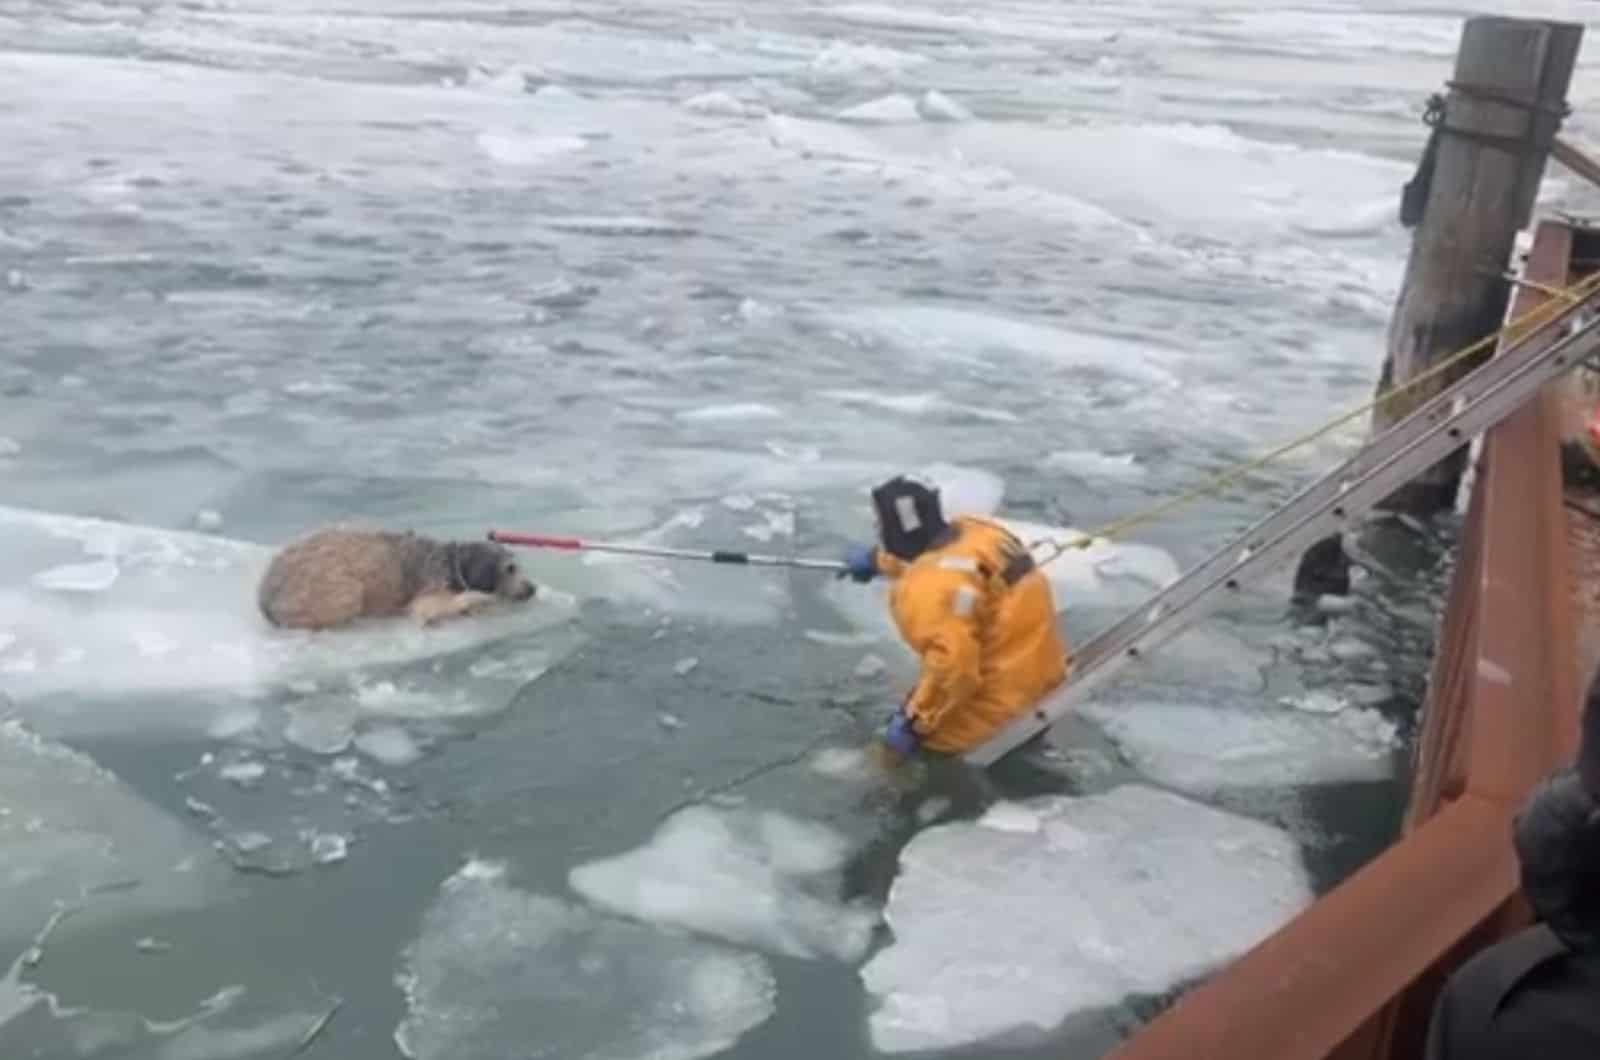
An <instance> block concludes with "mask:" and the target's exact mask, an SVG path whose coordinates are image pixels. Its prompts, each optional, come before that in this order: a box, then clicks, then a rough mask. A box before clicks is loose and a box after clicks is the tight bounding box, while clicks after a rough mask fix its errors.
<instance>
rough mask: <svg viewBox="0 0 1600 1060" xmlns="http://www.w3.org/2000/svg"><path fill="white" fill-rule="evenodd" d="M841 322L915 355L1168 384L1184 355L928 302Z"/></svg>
mask: <svg viewBox="0 0 1600 1060" xmlns="http://www.w3.org/2000/svg"><path fill="white" fill-rule="evenodd" d="M837 320H838V323H839V324H840V325H841V326H843V327H844V328H846V329H848V330H850V331H860V332H865V333H867V334H869V335H873V336H877V337H879V338H881V339H883V340H885V341H886V342H889V343H893V344H894V345H895V346H897V347H900V348H903V349H904V350H905V351H906V352H907V355H908V356H913V357H915V358H917V359H918V360H919V361H926V360H930V359H933V358H940V359H944V360H954V361H958V362H966V363H969V364H973V365H975V366H977V365H989V364H995V365H998V364H1005V365H1006V366H1008V367H1010V368H1013V369H1014V368H1016V367H1017V365H1018V364H1019V363H1026V359H1028V358H1032V359H1037V360H1039V361H1041V362H1044V363H1046V364H1049V365H1058V366H1061V367H1063V368H1071V369H1077V370H1079V371H1081V372H1085V373H1094V374H1095V375H1101V376H1107V377H1112V378H1115V379H1118V380H1126V381H1129V382H1134V383H1141V384H1144V385H1146V386H1149V387H1156V388H1161V389H1173V388H1176V387H1177V386H1178V385H1179V378H1180V376H1179V374H1178V373H1177V371H1176V370H1175V369H1177V367H1178V362H1180V361H1181V360H1182V355H1181V354H1180V353H1179V352H1178V351H1177V350H1174V349H1172V348H1169V347H1163V346H1158V345H1156V344H1154V343H1149V342H1135V341H1131V340H1129V339H1124V338H1117V337H1112V336H1109V335H1098V334H1094V333H1091V332H1077V331H1069V330H1066V329H1063V328H1055V327H1051V326H1048V325H1045V324H1036V323H1032V322H1030V321H1025V320H1017V319H1013V318H1010V317H1004V316H997V315H993V314H989V313H982V312H978V311H976V310H971V309H955V308H949V307H945V306H928V305H913V304H904V305H886V306H874V307H870V308H862V309H855V310H847V311H844V312H842V313H840V314H839V315H838V318H837Z"/></svg>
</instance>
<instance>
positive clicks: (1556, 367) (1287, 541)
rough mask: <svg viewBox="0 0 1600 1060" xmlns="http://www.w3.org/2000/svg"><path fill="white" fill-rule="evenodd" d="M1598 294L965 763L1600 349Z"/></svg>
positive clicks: (1088, 664) (1097, 682)
mask: <svg viewBox="0 0 1600 1060" xmlns="http://www.w3.org/2000/svg"><path fill="white" fill-rule="evenodd" d="M1595 309H1600V291H1595V292H1593V293H1591V294H1589V295H1588V296H1587V297H1585V298H1583V299H1582V300H1581V301H1578V302H1575V303H1573V304H1571V305H1569V306H1567V307H1566V308H1565V309H1564V310H1562V312H1561V313H1559V314H1558V315H1556V316H1555V317H1553V318H1551V319H1550V320H1548V321H1546V322H1545V323H1544V324H1542V325H1540V326H1539V327H1538V328H1537V329H1535V330H1534V331H1533V332H1532V333H1530V334H1528V335H1525V336H1523V337H1522V338H1521V339H1519V340H1518V341H1517V342H1516V343H1514V344H1512V345H1511V346H1509V347H1508V348H1505V349H1502V350H1501V351H1500V352H1499V353H1498V355H1496V356H1495V357H1494V358H1493V359H1491V360H1490V361H1488V362H1487V363H1485V364H1483V365H1482V366H1480V367H1479V368H1478V369H1477V370H1476V371H1473V372H1471V373H1469V374H1468V375H1467V376H1466V377H1465V378H1463V379H1461V380H1460V381H1458V382H1456V383H1455V384H1454V385H1452V386H1450V387H1448V388H1446V389H1445V390H1443V391H1441V392H1440V393H1438V394H1437V395H1435V396H1434V397H1433V398H1431V399H1430V400H1428V401H1427V402H1426V403H1425V404H1423V405H1422V406H1421V407H1419V408H1417V409H1416V410H1415V411H1414V412H1412V413H1411V414H1410V415H1409V416H1407V417H1406V418H1405V419H1403V420H1401V421H1400V422H1399V423H1397V424H1395V425H1394V426H1393V427H1390V428H1389V429H1388V430H1387V431H1385V432H1383V434H1381V435H1379V436H1378V437H1376V438H1374V439H1373V440H1372V441H1371V442H1369V443H1368V444H1367V445H1365V446H1364V447H1362V448H1361V449H1360V450H1359V451H1358V452H1356V453H1355V454H1354V455H1352V456H1351V457H1350V458H1349V459H1348V460H1346V461H1345V462H1344V463H1343V464H1341V465H1339V466H1338V467H1337V468H1335V469H1334V470H1333V471H1331V472H1329V473H1328V474H1327V475H1324V476H1323V477H1322V478H1320V479H1318V480H1317V481H1316V482H1314V483H1312V484H1311V485H1310V486H1308V487H1306V488H1305V489H1304V490H1302V491H1301V492H1300V493H1298V494H1297V495H1296V496H1295V497H1294V498H1293V499H1291V500H1289V501H1288V502H1286V503H1285V504H1284V505H1282V506H1281V507H1279V508H1278V509H1277V510H1276V511H1275V512H1273V513H1272V514H1271V515H1269V516H1267V517H1266V518H1265V519H1263V520H1261V521H1260V522H1259V523H1257V524H1255V525H1254V526H1252V527H1251V528H1250V529H1248V530H1246V531H1245V532H1244V533H1242V534H1240V535H1239V536H1238V537H1236V538H1234V539H1233V540H1232V541H1230V542H1229V543H1228V544H1226V545H1224V546H1223V547H1222V548H1220V549H1218V550H1217V551H1216V552H1215V553H1213V554H1212V555H1211V556H1210V557H1209V558H1207V559H1205V560H1203V561H1202V562H1200V563H1199V564H1197V565H1195V566H1194V567H1192V568H1191V569H1190V570H1188V571H1187V572H1185V573H1184V574H1183V576H1182V577H1180V578H1179V579H1178V580H1177V581H1175V582H1173V583H1172V584H1171V585H1169V586H1167V587H1166V588H1165V589H1163V590H1161V591H1160V592H1158V593H1156V594H1155V595H1154V596H1152V597H1151V598H1150V599H1149V600H1148V601H1146V602H1145V603H1144V604H1142V605H1141V606H1140V607H1138V608H1137V609H1135V610H1134V611H1133V612H1131V613H1130V614H1128V615H1127V617H1125V618H1123V619H1121V620H1120V621H1118V622H1117V623H1116V624H1114V625H1112V626H1111V627H1109V628H1108V629H1106V630H1104V631H1102V632H1101V633H1099V634H1098V635H1096V636H1095V637H1094V638H1093V639H1091V640H1090V641H1089V642H1088V643H1086V644H1085V645H1084V646H1083V648H1082V649H1081V650H1080V651H1079V652H1078V653H1077V657H1076V660H1075V663H1074V666H1073V671H1072V675H1071V676H1070V677H1069V678H1068V679H1067V682H1066V683H1065V684H1064V685H1062V686H1061V687H1060V688H1058V689H1056V690H1055V691H1054V692H1052V693H1051V694H1049V695H1047V696H1046V697H1044V699H1042V700H1040V701H1039V703H1038V704H1037V705H1036V706H1035V707H1034V708H1033V709H1032V710H1030V711H1028V712H1027V713H1026V714H1023V715H1020V716H1019V717H1017V718H1015V719H1013V720H1012V721H1011V722H1010V723H1009V724H1007V725H1006V726H1005V727H1004V728H1002V729H1001V730H1000V731H999V732H997V733H996V734H995V735H994V736H993V737H991V738H990V739H989V741H988V742H987V743H985V744H982V745H981V746H979V747H976V748H974V749H973V750H971V751H968V752H967V754H966V756H965V757H966V760H967V761H968V762H970V763H972V764H974V765H977V766H988V765H990V764H992V763H994V762H996V761H998V760H999V759H1000V758H1002V757H1004V756H1005V755H1006V754H1009V753H1010V752H1011V751H1013V750H1015V749H1016V748H1017V747H1018V746H1020V745H1021V744H1023V743H1025V742H1026V741H1028V740H1030V739H1032V738H1033V737H1034V736H1036V735H1038V734H1039V733H1040V732H1042V731H1044V730H1045V729H1047V728H1049V727H1050V726H1051V725H1052V724H1054V723H1055V722H1057V721H1059V720H1060V719H1061V718H1062V717H1063V716H1064V715H1065V714H1066V713H1067V712H1068V711H1069V710H1071V709H1072V707H1073V705H1074V704H1076V703H1078V702H1080V701H1082V700H1083V699H1084V698H1086V697H1087V696H1088V695H1090V694H1091V693H1092V692H1093V691H1094V690H1095V689H1096V688H1098V687H1100V686H1101V685H1103V684H1104V683H1105V682H1106V681H1107V680H1109V679H1110V678H1111V677H1112V676H1113V675H1115V674H1116V673H1117V672H1118V671H1120V670H1121V669H1122V668H1123V667H1124V666H1126V665H1128V664H1129V663H1133V662H1137V661H1138V660H1139V659H1140V658H1142V657H1143V656H1145V655H1147V654H1148V653H1149V652H1150V651H1151V650H1152V649H1154V648H1156V647H1158V646H1159V645H1161V644H1162V643H1164V642H1166V641H1167V640H1170V639H1171V638H1173V637H1175V636H1177V635H1178V634H1179V633H1181V632H1183V630H1184V629H1185V628H1187V627H1188V626H1189V625H1190V624H1192V623H1194V622H1197V621H1199V620H1200V619H1201V618H1204V617H1205V616H1206V615H1208V614H1210V613H1211V612H1212V611H1215V610H1216V609H1217V608H1219V607H1222V606H1224V605H1225V604H1227V603H1228V601H1230V600H1232V599H1235V598H1237V597H1238V596H1239V593H1240V590H1241V588H1242V587H1243V586H1244V585H1245V584H1247V583H1248V582H1249V581H1251V580H1252V579H1254V578H1257V577H1260V576H1261V575H1263V574H1265V573H1267V572H1268V571H1270V570H1272V569H1273V568H1275V567H1276V566H1278V565H1279V564H1281V563H1283V562H1285V561H1287V560H1288V559H1290V558H1291V557H1294V556H1297V555H1299V554H1300V553H1302V552H1303V551H1305V549H1306V548H1308V547H1309V546H1310V545H1312V544H1313V543H1314V542H1316V541H1319V540H1321V539H1322V538H1324V537H1327V536H1329V535H1331V534H1333V533H1336V532H1338V531H1339V530H1340V529H1342V528H1343V527H1345V526H1347V525H1351V524H1352V523H1353V522H1354V521H1355V520H1357V519H1359V518H1360V517H1361V516H1363V515H1364V514H1366V513H1367V512H1368V511H1370V510H1371V509H1372V508H1373V507H1374V506H1376V505H1377V504H1379V503H1380V502H1381V501H1382V500H1383V499H1384V498H1385V497H1387V496H1389V495H1390V494H1391V493H1392V492H1393V491H1394V490H1395V489H1396V488H1397V487H1399V486H1401V485H1403V484H1404V483H1406V482H1407V481H1409V480H1410V479H1412V478H1413V477H1415V476H1416V475H1418V474H1420V473H1421V472H1423V471H1424V470H1426V469H1427V468H1429V467H1432V466H1433V465H1434V464H1435V463H1437V462H1438V461H1440V460H1441V459H1443V458H1444V457H1446V456H1448V455H1449V454H1450V453H1451V452H1453V451H1454V450H1456V449H1458V448H1460V447H1461V446H1463V445H1466V444H1468V442H1469V441H1470V440H1471V439H1472V437H1473V436H1474V435H1476V434H1478V433H1479V432H1481V431H1484V430H1487V429H1488V428H1490V427H1493V426H1494V425H1495V424H1497V423H1499V422H1500V421H1501V420H1503V419H1505V418H1506V417H1507V416H1509V415H1511V414H1512V413H1513V412H1515V411H1516V410H1517V409H1518V408H1520V407H1522V405H1523V403H1524V402H1526V401H1527V400H1528V399H1529V398H1530V397H1532V396H1533V394H1535V393H1536V392H1537V391H1538V390H1539V388H1540V387H1542V386H1543V385H1544V384H1546V383H1548V382H1550V381H1551V380H1552V379H1555V378H1557V377H1559V376H1560V375H1562V374H1563V373H1564V372H1566V371H1568V370H1569V369H1571V368H1573V367H1574V366H1576V365H1578V364H1581V363H1583V362H1584V361H1586V360H1588V359H1589V358H1591V357H1593V356H1595V355H1596V354H1597V353H1600V316H1595V315H1594V313H1593V312H1592V311H1593V310H1595Z"/></svg>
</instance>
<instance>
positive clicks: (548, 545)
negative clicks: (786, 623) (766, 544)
mask: <svg viewBox="0 0 1600 1060" xmlns="http://www.w3.org/2000/svg"><path fill="white" fill-rule="evenodd" d="M489 540H490V541H493V542H495V543H496V544H499V545H515V546H517V547H518V548H544V549H552V550H554V551H557V552H612V553H617V554H619V555H624V556H650V557H653V558H656V559H686V560H696V561H699V562H701V563H722V564H727V565H729V566H735V567H789V568H794V569H799V570H821V571H832V572H835V573H840V574H842V573H844V572H845V571H846V570H847V569H848V568H846V567H845V565H844V564H843V563H842V562H840V561H838V560H833V559H804V558H791V557H788V556H766V555H762V554H760V553H758V552H735V551H730V550H728V549H715V550H712V551H701V550H696V549H689V548H665V547H661V546H657V545H632V544H626V543H623V542H619V541H585V540H584V539H582V538H578V537H556V536H552V535H549V534H520V533H515V532H513V531H509V530H490V531H489Z"/></svg>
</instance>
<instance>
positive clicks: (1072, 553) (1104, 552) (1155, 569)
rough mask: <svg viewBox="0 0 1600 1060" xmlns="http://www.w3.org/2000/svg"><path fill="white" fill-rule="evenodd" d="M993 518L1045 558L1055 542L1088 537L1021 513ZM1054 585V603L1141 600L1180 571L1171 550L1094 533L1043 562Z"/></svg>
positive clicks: (1064, 605) (1114, 603) (1069, 542)
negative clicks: (1025, 518) (1093, 536)
mask: <svg viewBox="0 0 1600 1060" xmlns="http://www.w3.org/2000/svg"><path fill="white" fill-rule="evenodd" d="M995 521H996V522H998V523H999V524H1001V525H1002V526H1004V527H1006V529H1008V530H1010V531H1011V532H1012V533H1013V534H1016V535H1017V536H1018V537H1019V538H1020V539H1021V540H1022V541H1023V543H1024V544H1026V545H1029V546H1030V547H1033V548H1034V555H1035V556H1037V557H1039V558H1040V559H1043V558H1045V557H1047V556H1049V555H1050V553H1051V552H1052V551H1053V550H1054V546H1055V545H1057V544H1060V545H1067V546H1075V545H1076V544H1077V543H1079V542H1080V541H1081V539H1082V538H1083V537H1084V533H1083V531H1081V530H1078V529H1075V528H1073V527H1070V526H1046V525H1043V524H1040V523H1030V522H1025V521H1022V520H1018V519H1006V518H1001V517H995ZM1044 573H1045V577H1047V578H1049V579H1050V584H1051V586H1052V587H1053V588H1054V589H1055V590H1056V606H1057V608H1058V609H1065V608H1067V607H1069V606H1074V605H1082V604H1095V605H1098V606H1102V607H1116V606H1128V605H1132V604H1138V603H1143V602H1144V600H1145V599H1146V598H1147V597H1148V596H1149V595H1150V594H1151V593H1152V592H1153V591H1155V590H1158V589H1162V588H1165V587H1166V586H1168V585H1170V584H1172V583H1173V582H1174V581H1176V580H1177V579H1178V576H1179V575H1180V574H1181V573H1182V572H1181V571H1180V570H1179V568H1178V563H1177V561H1176V560H1175V559H1173V558H1172V555H1171V553H1169V552H1167V551H1166V550H1164V549H1160V548H1156V547H1154V546H1151V545H1139V544H1132V543H1114V542H1111V541H1105V540H1100V539H1096V540H1094V541H1093V542H1091V543H1090V544H1089V545H1088V546H1087V547H1085V548H1078V547H1068V548H1067V550H1066V551H1064V552H1062V553H1061V555H1059V556H1057V557H1056V558H1055V559H1054V560H1052V561H1051V562H1050V564H1049V566H1047V567H1045V568H1044Z"/></svg>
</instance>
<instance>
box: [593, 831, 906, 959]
mask: <svg viewBox="0 0 1600 1060" xmlns="http://www.w3.org/2000/svg"><path fill="white" fill-rule="evenodd" d="M848 853H849V847H848V845H847V844H846V842H845V841H844V839H843V838H842V837H840V836H839V835H838V834H836V833H835V832H833V831H832V830H831V829H829V828H826V827H824V826H823V825H820V824H815V823H812V822H807V821H800V820H797V819H794V818H790V817H786V816H784V815H782V814H778V813H773V812H760V813H755V812H742V811H721V810H713V809H710V808H707V807H700V806H694V807H690V808H688V809H686V810H681V811H679V812H678V813H676V814H674V815H673V816H672V817H670V818H668V819H667V821H666V822H665V823H663V824H662V825H661V827H660V828H659V829H658V830H657V832H656V834H655V836H653V837H652V838H651V840H650V842H648V843H647V844H645V845H644V846H642V847H640V848H639V849H637V850H634V851H632V852H630V853H627V854H622V855H619V856H617V857H613V858H607V859H604V860H601V861H594V862H590V863H588V864H586V865H581V866H579V867H578V868H575V869H573V870H572V872H571V873H570V874H569V876H568V881H569V882H570V883H571V885H572V888H573V890H575V891H577V892H578V893H579V894H581V895H583V896H584V897H585V898H586V899H588V900H589V901H590V902H592V903H594V904H595V905H597V906H599V907H601V908H602V909H605V910H608V911H610V912H616V913H622V914H625V915H627V916H632V917H635V918H637V919H639V920H644V921H649V922H652V923H660V924H664V925H669V926H672V927H678V928H685V929H688V930H690V931H697V932H700V933H703V934H706V935H711V936H714V937H717V938H722V939H726V940H728V941H731V942H737V943H744V944H749V945H755V946H760V947H762V948H764V949H767V950H770V951H772V952H775V953H782V954H786V955H788V956H792V957H832V958H835V959H837V960H842V961H854V960H857V959H859V958H860V957H861V955H862V954H863V953H865V952H866V948H867V945H868V943H869V942H870V938H871V933H872V928H873V924H874V923H875V922H876V917H875V916H874V915H872V914H871V913H869V912H867V911H866V910H863V909H854V908H846V907H844V906H842V905H839V904H837V903H836V902H833V901H830V900H827V899H825V898H822V897H819V896H818V895H816V894H814V893H811V891H810V890H808V889H807V888H806V887H804V886H803V885H802V881H803V879H804V878H806V877H814V876H822V875H824V874H826V873H830V872H832V871H834V870H836V869H838V868H839V867H840V866H842V865H843V863H844V860H845V858H846V856H847V855H848Z"/></svg>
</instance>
